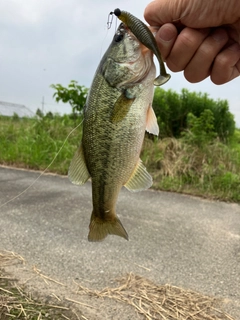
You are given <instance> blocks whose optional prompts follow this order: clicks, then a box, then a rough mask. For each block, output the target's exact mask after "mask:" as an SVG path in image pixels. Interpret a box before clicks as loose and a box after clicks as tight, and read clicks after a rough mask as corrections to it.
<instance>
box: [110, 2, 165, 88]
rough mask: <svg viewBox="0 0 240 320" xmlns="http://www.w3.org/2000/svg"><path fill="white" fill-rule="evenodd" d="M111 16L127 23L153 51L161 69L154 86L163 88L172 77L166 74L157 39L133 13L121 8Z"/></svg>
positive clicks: (138, 37)
mask: <svg viewBox="0 0 240 320" xmlns="http://www.w3.org/2000/svg"><path fill="white" fill-rule="evenodd" d="M110 14H115V16H116V17H118V19H120V20H121V21H122V22H123V23H125V25H127V26H128V27H129V29H130V30H131V31H132V33H133V34H134V35H135V36H136V37H137V39H138V40H139V41H141V43H142V44H144V45H145V46H146V47H147V48H149V49H150V50H152V52H153V53H154V54H155V56H156V57H157V59H158V62H159V67H160V75H159V76H158V77H157V78H156V79H155V80H154V85H155V86H161V85H163V84H164V83H166V82H167V81H168V80H169V79H170V78H171V75H170V74H168V73H167V72H166V69H165V66H164V63H163V60H162V56H161V53H160V51H159V49H158V46H157V42H156V39H155V37H154V36H153V33H152V32H151V30H150V29H149V28H148V27H147V25H146V24H145V23H144V22H142V21H141V20H140V19H138V18H137V17H135V16H134V15H132V14H131V13H129V12H127V11H122V10H120V9H119V8H117V9H115V10H114V11H113V12H110Z"/></svg>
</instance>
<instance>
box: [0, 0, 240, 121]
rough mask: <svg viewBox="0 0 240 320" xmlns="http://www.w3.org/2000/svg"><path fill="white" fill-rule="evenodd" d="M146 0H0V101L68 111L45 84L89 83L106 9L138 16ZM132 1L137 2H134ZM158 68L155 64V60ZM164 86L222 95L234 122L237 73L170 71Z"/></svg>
mask: <svg viewBox="0 0 240 320" xmlns="http://www.w3.org/2000/svg"><path fill="white" fill-rule="evenodd" d="M148 2H149V1H147V0H138V1H137V2H136V1H130V0H121V1H119V0H118V1H116V0H101V1H99V0H51V1H49V0H0V101H7V102H13V103H19V104H24V105H26V106H27V107H28V108H30V109H31V110H34V111H35V110H36V109H37V108H41V107H42V105H41V102H42V97H44V101H45V104H44V109H45V111H48V110H52V111H54V112H60V113H63V112H68V111H70V110H71V108H70V107H66V106H64V105H62V104H59V105H58V104H56V102H55V101H54V100H53V98H52V94H53V92H54V91H53V89H51V88H50V87H49V86H50V85H51V84H57V83H61V84H62V85H64V86H67V85H68V84H69V82H70V81H71V80H76V81H78V83H79V84H80V85H85V86H86V87H89V86H90V85H91V81H92V78H93V75H94V72H95V70H96V67H97V65H98V63H99V61H100V58H101V56H102V55H103V53H104V51H105V50H106V48H107V47H108V45H109V43H110V42H111V39H112V37H113V34H114V30H115V22H114V23H113V25H112V28H111V29H110V30H107V27H106V25H107V18H108V13H109V12H110V11H113V10H114V9H115V8H117V7H119V6H120V9H122V10H126V11H129V12H131V13H132V14H134V15H135V16H137V17H138V18H140V19H143V12H144V9H145V7H146V5H147V4H148ZM136 4H137V5H136ZM157 68H158V64H157ZM171 74H172V78H171V80H170V81H169V82H168V83H167V84H166V85H164V86H163V88H164V89H169V88H171V89H173V90H176V91H178V92H179V91H180V90H181V89H182V88H187V89H189V90H191V91H197V92H199V91H201V92H207V93H208V94H209V96H210V97H211V98H213V99H218V98H220V99H227V100H228V101H229V105H230V110H231V112H232V113H233V114H234V116H235V120H236V122H237V125H238V127H240V102H239V98H240V77H239V78H237V79H235V80H233V81H231V82H230V83H228V84H225V85H221V86H216V85H214V84H212V83H211V81H210V80H209V79H207V80H205V81H203V82H201V83H197V84H190V83H188V82H187V81H186V80H185V78H184V76H183V75H182V73H172V72H171Z"/></svg>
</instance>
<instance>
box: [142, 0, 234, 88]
mask: <svg viewBox="0 0 240 320" xmlns="http://www.w3.org/2000/svg"><path fill="white" fill-rule="evenodd" d="M144 16H145V19H146V21H147V22H148V23H149V24H150V25H151V26H154V27H156V26H158V27H160V28H159V30H158V31H157V33H156V41H157V44H158V46H159V49H160V52H161V54H162V57H163V59H164V60H165V61H166V63H167V66H168V67H169V69H170V70H172V71H173V72H178V71H182V70H183V71H184V76H185V78H186V79H187V80H188V81H189V82H192V83H195V82H199V81H202V80H204V79H205V78H207V77H208V76H210V78H211V80H212V82H213V83H215V84H224V83H226V82H228V81H230V80H232V79H234V78H236V77H238V76H239V75H240V1H239V0H229V1H226V0H201V1H199V0H155V1H153V2H151V3H149V5H148V6H147V7H146V9H145V13H144Z"/></svg>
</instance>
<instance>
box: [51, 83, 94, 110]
mask: <svg viewBox="0 0 240 320" xmlns="http://www.w3.org/2000/svg"><path fill="white" fill-rule="evenodd" d="M51 88H53V89H55V90H56V92H55V93H54V94H53V97H54V98H55V100H56V101H57V102H59V101H62V102H63V103H67V102H68V103H69V104H70V105H71V107H72V112H73V113H76V112H79V113H81V114H82V111H83V107H84V105H85V103H86V99H87V93H88V89H87V88H86V87H84V86H80V85H78V83H77V81H75V80H72V81H71V82H70V84H69V85H68V87H67V88H66V87H63V86H62V85H61V84H56V85H54V84H52V85H51Z"/></svg>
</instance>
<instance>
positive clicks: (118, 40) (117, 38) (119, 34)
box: [114, 33, 123, 42]
mask: <svg viewBox="0 0 240 320" xmlns="http://www.w3.org/2000/svg"><path fill="white" fill-rule="evenodd" d="M122 39H123V34H121V33H118V34H116V35H115V37H114V40H115V42H120V41H121V40H122Z"/></svg>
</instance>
